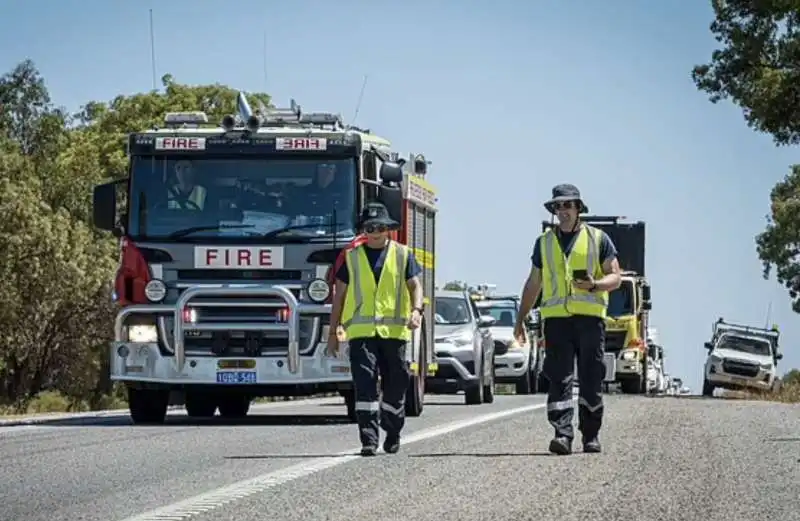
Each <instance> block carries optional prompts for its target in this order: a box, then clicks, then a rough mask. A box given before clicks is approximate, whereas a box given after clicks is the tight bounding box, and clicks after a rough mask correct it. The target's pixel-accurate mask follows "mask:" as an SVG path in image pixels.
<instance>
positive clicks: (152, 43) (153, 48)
mask: <svg viewBox="0 0 800 521" xmlns="http://www.w3.org/2000/svg"><path fill="white" fill-rule="evenodd" d="M150 63H151V66H152V67H153V90H158V89H157V87H156V37H155V31H154V30H153V10H152V9H150Z"/></svg>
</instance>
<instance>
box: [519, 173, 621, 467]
mask: <svg viewBox="0 0 800 521" xmlns="http://www.w3.org/2000/svg"><path fill="white" fill-rule="evenodd" d="M544 207H545V208H546V209H547V211H548V212H550V213H551V214H552V215H554V216H556V217H557V218H558V226H556V227H553V228H550V229H548V230H547V231H545V232H544V233H543V234H542V235H541V236H539V237H538V238H537V239H536V244H535V245H534V247H533V255H532V256H531V262H532V264H533V266H532V268H531V272H530V274H529V275H528V280H527V281H526V282H525V287H524V289H523V292H522V299H521V300H522V302H521V303H520V311H519V314H518V315H517V321H516V325H515V326H514V336H515V338H516V339H517V341H518V342H520V343H524V341H525V323H524V317H526V316H527V315H528V313H529V312H530V310H531V307H533V304H534V302H535V301H536V298H537V296H538V295H539V292H540V291H541V292H542V301H541V305H540V307H539V312H540V314H541V317H542V320H543V321H544V326H543V327H544V338H545V346H546V347H545V349H546V355H545V358H544V367H543V371H544V375H545V377H546V378H547V379H548V380H549V389H548V394H547V419H548V420H549V422H550V424H551V425H552V426H553V428H554V429H555V437H554V438H553V440H552V441H551V442H550V452H553V453H555V454H560V455H566V454H570V453H571V452H572V440H573V438H574V431H573V426H572V420H573V405H572V389H573V381H574V374H573V373H574V367H575V360H576V357H577V365H578V380H579V381H580V397H579V399H578V423H579V429H580V431H581V433H582V435H583V451H584V452H600V450H601V448H600V442H599V440H598V434H599V432H600V427H601V425H602V423H603V396H602V390H603V376H604V375H605V365H604V364H603V354H604V349H605V320H604V319H605V316H606V309H607V307H608V293H609V292H610V291H613V290H615V289H617V288H618V287H619V285H620V283H621V277H620V267H619V262H618V261H617V249H616V247H615V246H614V244H613V242H612V241H611V239H610V238H609V237H608V235H607V234H606V233H605V232H603V231H602V230H598V229H597V228H594V227H592V226H589V225H586V224H584V223H582V222H581V220H580V217H579V215H580V214H583V213H588V211H589V209H588V208H587V206H586V205H585V204H584V202H583V200H582V199H581V194H580V191H579V190H578V189H577V188H576V187H575V186H574V185H570V184H561V185H558V186H556V187H554V188H553V197H552V198H551V199H550V200H549V201H547V202H546V203H544Z"/></svg>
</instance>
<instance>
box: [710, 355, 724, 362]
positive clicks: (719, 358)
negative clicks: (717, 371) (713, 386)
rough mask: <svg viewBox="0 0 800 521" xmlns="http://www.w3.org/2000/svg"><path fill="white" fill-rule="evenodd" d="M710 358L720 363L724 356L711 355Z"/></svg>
mask: <svg viewBox="0 0 800 521" xmlns="http://www.w3.org/2000/svg"><path fill="white" fill-rule="evenodd" d="M709 358H710V359H711V362H712V363H714V364H718V363H720V362H722V357H721V356H717V355H711V356H709Z"/></svg>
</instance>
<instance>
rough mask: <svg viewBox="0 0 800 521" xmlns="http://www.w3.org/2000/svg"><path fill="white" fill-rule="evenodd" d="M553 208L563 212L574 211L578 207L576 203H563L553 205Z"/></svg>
mask: <svg viewBox="0 0 800 521" xmlns="http://www.w3.org/2000/svg"><path fill="white" fill-rule="evenodd" d="M553 207H554V208H555V209H556V210H561V209H562V208H563V209H564V210H572V209H573V208H577V207H578V205H577V203H576V202H575V201H563V202H558V203H555V204H553Z"/></svg>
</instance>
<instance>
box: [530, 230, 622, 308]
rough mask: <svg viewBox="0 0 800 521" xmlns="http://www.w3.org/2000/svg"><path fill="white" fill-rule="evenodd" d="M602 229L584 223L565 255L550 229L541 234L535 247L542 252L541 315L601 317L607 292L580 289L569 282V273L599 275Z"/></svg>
mask: <svg viewBox="0 0 800 521" xmlns="http://www.w3.org/2000/svg"><path fill="white" fill-rule="evenodd" d="M601 239H602V232H601V231H600V230H598V229H597V228H594V227H592V226H588V225H586V224H584V225H582V226H581V229H580V231H579V232H578V233H577V234H576V235H575V238H574V239H573V245H572V250H571V251H570V254H569V257H566V256H565V255H564V251H563V250H562V249H561V244H560V243H559V240H558V236H557V235H556V233H555V232H554V231H553V229H552V228H551V229H549V230H547V231H546V232H545V233H543V234H542V237H541V240H540V241H539V242H540V244H539V247H540V249H541V250H540V251H541V254H542V303H541V307H540V308H539V312H540V313H541V316H542V318H554V317H569V316H572V315H589V316H594V317H601V318H605V316H606V309H607V308H608V292H607V291H599V290H595V291H593V292H589V291H584V290H581V289H578V288H576V287H575V286H573V285H572V273H573V272H574V271H575V270H586V271H587V272H588V273H589V274H590V275H591V276H592V278H593V279H595V280H597V279H600V278H602V277H603V267H602V263H601V262H600V244H601Z"/></svg>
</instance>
